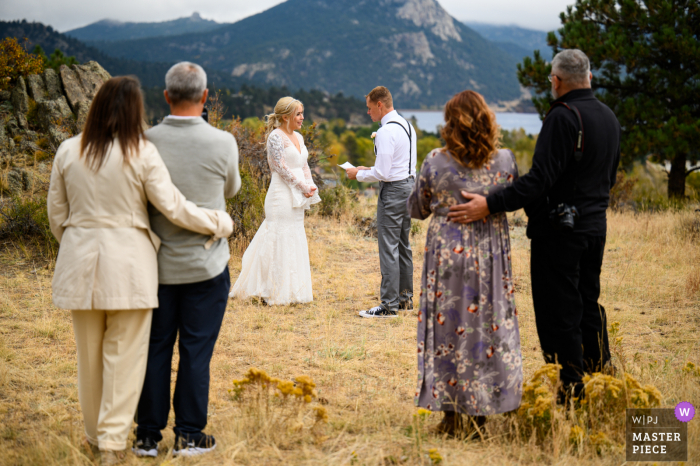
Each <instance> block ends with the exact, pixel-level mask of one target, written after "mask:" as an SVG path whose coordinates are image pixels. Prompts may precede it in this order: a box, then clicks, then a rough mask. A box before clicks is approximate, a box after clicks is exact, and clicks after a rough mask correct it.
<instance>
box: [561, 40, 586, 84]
mask: <svg viewBox="0 0 700 466" xmlns="http://www.w3.org/2000/svg"><path fill="white" fill-rule="evenodd" d="M590 72H591V63H590V61H588V57H587V56H586V54H585V53H583V52H582V51H580V50H579V49H569V50H562V51H561V52H559V53H558V54H556V55H555V56H554V58H553V59H552V74H555V75H557V76H559V77H560V78H561V79H562V80H565V81H569V82H570V83H571V84H581V85H586V84H587V83H588V78H589V76H590Z"/></svg>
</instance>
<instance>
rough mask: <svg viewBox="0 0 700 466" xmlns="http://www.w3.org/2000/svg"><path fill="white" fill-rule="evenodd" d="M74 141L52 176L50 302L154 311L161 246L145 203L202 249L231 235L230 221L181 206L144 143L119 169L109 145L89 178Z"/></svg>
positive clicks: (117, 151) (119, 159)
mask: <svg viewBox="0 0 700 466" xmlns="http://www.w3.org/2000/svg"><path fill="white" fill-rule="evenodd" d="M80 138H81V135H78V136H76V137H74V138H71V139H68V140H66V141H65V142H63V144H61V146H60V147H59V148H58V152H57V153H56V157H55V160H54V164H53V171H52V173H51V184H50V187H49V195H48V200H47V202H48V213H49V222H50V224H51V231H52V232H53V234H54V236H56V239H57V240H58V241H59V243H60V248H59V251H58V259H57V260H56V270H55V272H54V277H53V302H54V304H55V305H56V306H57V307H59V308H63V309H71V310H87V309H100V310H126V309H151V308H155V307H158V264H157V258H156V257H157V256H156V253H157V251H158V248H159V246H160V240H159V239H158V237H157V236H156V235H155V234H154V233H153V231H151V227H150V223H149V218H148V211H147V203H148V202H150V203H151V204H153V206H155V207H156V209H158V210H159V211H160V212H162V213H163V215H165V216H166V217H167V218H168V219H169V220H170V221H171V222H173V223H174V224H176V225H178V226H180V227H182V228H186V229H189V230H192V231H196V232H197V233H200V234H203V235H209V236H211V237H212V238H211V239H210V240H209V241H206V238H204V239H203V240H202V243H203V244H202V248H205V247H208V246H210V245H211V243H212V242H213V240H215V239H218V238H226V237H228V236H229V235H230V234H231V233H232V230H233V224H232V222H231V218H230V217H229V216H228V215H227V214H226V213H225V212H222V211H217V210H209V209H200V208H198V207H197V206H196V205H194V204H193V203H191V202H189V201H187V200H186V199H185V197H184V196H183V195H182V193H181V192H180V191H179V190H178V189H177V188H176V187H175V185H173V183H172V181H171V180H170V174H169V173H168V170H167V168H166V167H165V164H164V163H163V160H162V159H161V157H160V154H158V151H157V150H156V147H155V146H154V145H153V144H152V143H150V142H148V141H143V142H142V143H141V148H140V151H139V155H138V156H132V157H131V158H130V160H129V163H128V164H125V163H124V161H123V154H122V150H121V147H120V145H119V142H118V140H115V142H114V144H113V145H112V147H111V148H110V150H109V153H108V155H107V158H106V160H105V163H104V164H103V166H102V168H100V170H99V171H97V172H95V171H93V170H91V169H90V168H88V166H87V165H86V164H85V159H81V157H80Z"/></svg>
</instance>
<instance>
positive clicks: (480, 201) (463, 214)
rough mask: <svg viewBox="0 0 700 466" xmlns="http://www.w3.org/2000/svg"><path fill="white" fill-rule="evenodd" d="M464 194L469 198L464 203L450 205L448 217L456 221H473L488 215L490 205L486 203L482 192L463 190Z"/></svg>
mask: <svg viewBox="0 0 700 466" xmlns="http://www.w3.org/2000/svg"><path fill="white" fill-rule="evenodd" d="M462 196H464V197H465V198H467V199H468V201H467V202H465V203H464V204H457V205H453V206H452V207H450V213H449V214H447V218H448V219H450V220H451V221H452V222H455V223H471V222H476V221H477V220H481V219H482V218H484V217H487V216H488V215H489V214H490V213H491V212H489V205H488V204H487V203H486V198H485V197H484V196H481V195H480V194H472V193H468V192H466V191H462Z"/></svg>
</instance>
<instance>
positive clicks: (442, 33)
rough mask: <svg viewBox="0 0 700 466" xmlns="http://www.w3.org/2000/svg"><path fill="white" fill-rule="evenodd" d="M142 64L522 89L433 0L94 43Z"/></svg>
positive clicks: (352, 89)
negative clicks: (185, 64) (187, 64)
mask: <svg viewBox="0 0 700 466" xmlns="http://www.w3.org/2000/svg"><path fill="white" fill-rule="evenodd" d="M91 44H92V45H94V46H95V47H98V48H99V49H100V50H102V51H103V52H105V53H106V54H108V55H111V56H114V57H120V58H127V59H131V60H140V61H144V62H154V61H165V62H175V61H179V60H192V61H196V62H198V63H200V64H202V65H203V66H207V67H209V68H210V69H217V70H221V71H223V72H225V73H227V74H229V75H231V76H232V77H234V78H245V79H247V80H249V81H252V82H257V83H262V84H268V85H275V86H287V87H289V88H291V89H298V88H306V89H309V88H317V89H321V90H323V91H327V92H330V93H336V92H343V93H345V94H346V95H353V96H356V97H360V98H362V97H363V96H364V95H365V94H366V93H367V92H369V91H370V90H371V89H372V88H373V87H375V86H376V85H379V84H383V85H385V86H387V87H389V88H390V89H391V90H392V93H393V94H394V96H395V98H396V100H397V105H400V106H402V107H404V108H406V107H438V106H441V105H443V104H444V103H445V102H446V101H447V100H448V99H449V98H450V97H451V96H452V95H454V94H455V93H457V92H459V91H462V90H464V89H466V88H470V89H474V90H477V91H479V92H481V93H482V94H483V95H484V96H485V98H486V99H487V100H488V101H489V102H491V103H496V102H505V101H514V100H517V99H519V98H521V96H522V92H521V89H520V85H519V83H518V81H517V78H516V68H515V65H516V63H517V61H516V59H515V58H514V57H513V56H511V55H509V54H508V53H506V52H504V51H503V50H501V49H500V48H499V47H497V46H496V45H494V44H493V43H491V42H490V41H488V40H485V39H484V38H483V37H482V36H480V35H479V34H477V33H475V32H474V31H473V30H471V29H470V28H468V27H467V26H465V25H464V24H462V23H460V22H459V21H457V20H455V19H454V18H452V17H451V16H450V15H449V14H448V13H447V12H446V11H445V10H444V9H443V8H442V7H441V6H440V5H439V4H438V3H437V2H436V1H435V0H288V1H286V2H284V3H281V4H279V5H277V6H275V7H273V8H270V9H269V10H267V11H264V12H262V13H260V14H257V15H254V16H251V17H248V18H245V19H243V20H241V21H239V22H237V23H233V24H224V25H221V27H218V28H216V29H213V30H209V31H206V32H196V33H188V34H181V35H173V36H165V37H151V38H144V39H136V40H127V41H101V42H92V43H91Z"/></svg>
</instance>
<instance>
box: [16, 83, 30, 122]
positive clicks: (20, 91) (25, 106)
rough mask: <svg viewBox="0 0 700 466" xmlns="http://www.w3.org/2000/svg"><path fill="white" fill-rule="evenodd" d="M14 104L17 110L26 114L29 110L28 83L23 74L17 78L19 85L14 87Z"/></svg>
mask: <svg viewBox="0 0 700 466" xmlns="http://www.w3.org/2000/svg"><path fill="white" fill-rule="evenodd" d="M12 106H13V107H14V108H15V111H17V112H20V113H24V114H26V113H27V112H28V111H29V96H28V95H27V85H26V84H25V82H24V78H23V77H22V76H20V77H19V79H18V80H17V85H15V88H14V89H12Z"/></svg>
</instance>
